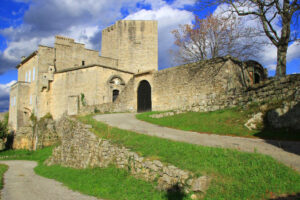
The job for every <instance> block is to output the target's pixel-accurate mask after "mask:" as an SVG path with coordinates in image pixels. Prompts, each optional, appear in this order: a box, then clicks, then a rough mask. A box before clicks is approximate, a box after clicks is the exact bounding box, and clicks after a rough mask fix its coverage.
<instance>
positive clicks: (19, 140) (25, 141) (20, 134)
mask: <svg viewBox="0 0 300 200" xmlns="http://www.w3.org/2000/svg"><path fill="white" fill-rule="evenodd" d="M56 127H57V125H56V123H55V121H54V120H53V119H51V118H42V119H41V120H39V121H38V122H37V124H36V128H33V125H31V126H23V127H20V128H19V129H18V130H17V131H16V132H15V134H14V138H13V145H12V147H13V149H28V150H33V149H40V148H43V147H47V146H52V145H55V144H58V143H59V142H60V140H61V136H60V135H59V134H58V132H57V131H56Z"/></svg>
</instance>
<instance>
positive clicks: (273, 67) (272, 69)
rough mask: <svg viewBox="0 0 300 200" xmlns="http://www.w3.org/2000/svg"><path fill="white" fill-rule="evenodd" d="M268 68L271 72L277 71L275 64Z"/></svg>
mask: <svg viewBox="0 0 300 200" xmlns="http://www.w3.org/2000/svg"><path fill="white" fill-rule="evenodd" d="M266 68H267V69H268V70H269V71H275V70H276V65H275V64H270V65H267V66H266Z"/></svg>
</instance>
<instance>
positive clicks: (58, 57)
mask: <svg viewBox="0 0 300 200" xmlns="http://www.w3.org/2000/svg"><path fill="white" fill-rule="evenodd" d="M17 69H18V81H17V82H16V83H15V84H14V85H12V86H11V91H10V106H9V113H10V114H9V124H10V126H11V128H12V129H14V130H17V129H18V128H20V127H24V126H28V125H29V124H30V116H31V115H32V114H34V115H35V116H36V117H37V118H38V119H39V118H41V117H43V116H45V115H46V114H47V113H50V114H51V115H52V116H53V118H54V119H59V118H60V117H61V116H62V115H64V114H65V113H66V114H68V115H76V114H78V113H80V112H83V111H85V110H90V111H93V110H99V111H101V112H105V111H110V112H120V111H122V112H124V111H129V112H136V111H148V110H170V109H187V110H194V111H202V110H203V109H204V110H205V108H204V107H203V109H202V107H200V108H199V106H198V107H197V108H195V106H194V105H196V104H197V105H202V104H203V105H204V104H205V105H208V104H209V103H211V101H212V99H215V97H216V96H218V95H219V94H223V93H230V92H234V91H235V90H236V89H237V88H242V87H244V86H245V85H251V84H254V83H257V82H259V81H261V80H263V79H265V78H266V71H265V70H264V68H263V67H262V66H261V65H260V64H259V63H257V62H255V61H248V62H241V61H239V60H237V59H234V58H231V57H230V56H227V57H223V58H217V59H213V60H210V61H203V62H199V63H193V64H188V65H183V66H179V67H172V68H168V69H165V70H159V71H158V32H157V21H151V20H149V21H144V20H137V21H136V20H121V21H117V22H116V23H115V24H114V25H112V26H110V27H108V28H106V29H104V30H103V31H102V47H101V56H99V52H98V51H94V50H90V49H86V48H85V46H84V44H80V43H76V42H75V41H74V40H73V39H70V38H66V37H61V36H56V38H55V44H54V47H48V46H42V45H40V46H39V47H38V49H37V50H36V51H35V52H33V53H32V54H31V55H29V56H28V57H26V58H24V57H23V58H22V61H21V62H20V64H19V65H18V66H17ZM219 108H222V106H219V107H216V108H213V109H219Z"/></svg>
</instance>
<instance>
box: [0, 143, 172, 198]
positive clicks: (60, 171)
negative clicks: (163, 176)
mask: <svg viewBox="0 0 300 200" xmlns="http://www.w3.org/2000/svg"><path fill="white" fill-rule="evenodd" d="M51 153H52V147H51V148H49V147H48V148H44V149H41V150H38V151H27V150H14V151H13V150H9V151H3V152H1V153H0V159H6V160H34V161H37V162H38V163H39V164H38V166H37V167H36V168H35V169H34V171H35V172H36V173H37V174H39V175H41V176H44V177H47V178H51V179H55V180H57V181H59V182H62V183H63V184H64V185H66V186H68V187H69V188H71V189H73V190H77V191H79V192H81V193H84V194H88V195H92V196H96V197H99V198H104V199H116V200H119V199H126V200H137V199H149V200H152V199H157V200H160V199H161V200H166V199H167V193H166V192H160V191H157V190H156V189H155V187H156V185H155V184H153V183H148V182H146V181H143V180H139V179H136V178H134V177H133V176H130V174H128V172H127V171H126V170H123V169H118V168H116V167H114V166H109V167H108V168H93V169H91V168H88V169H73V168H67V167H62V166H58V165H53V166H45V165H43V162H44V161H45V160H46V159H47V158H48V157H49V156H50V155H51ZM1 167H2V166H1V165H0V172H1V170H2V169H1Z"/></svg>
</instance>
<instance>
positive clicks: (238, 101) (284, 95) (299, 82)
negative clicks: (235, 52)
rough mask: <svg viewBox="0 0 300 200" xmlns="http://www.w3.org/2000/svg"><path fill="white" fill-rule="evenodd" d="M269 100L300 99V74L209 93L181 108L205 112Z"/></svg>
mask: <svg viewBox="0 0 300 200" xmlns="http://www.w3.org/2000/svg"><path fill="white" fill-rule="evenodd" d="M270 101H295V102H299V101H300V75H299V74H297V75H288V76H285V77H281V78H270V79H268V80H266V81H263V82H261V83H259V84H255V85H253V86H252V87H249V88H247V89H240V90H236V91H231V92H229V93H213V92H212V93H209V94H207V95H205V96H204V97H202V99H201V100H199V101H198V102H197V103H194V104H192V105H186V107H184V108H182V109H183V110H189V111H195V112H205V111H214V110H218V109H223V108H228V107H233V106H245V105H248V104H251V103H254V102H256V103H262V102H270Z"/></svg>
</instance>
